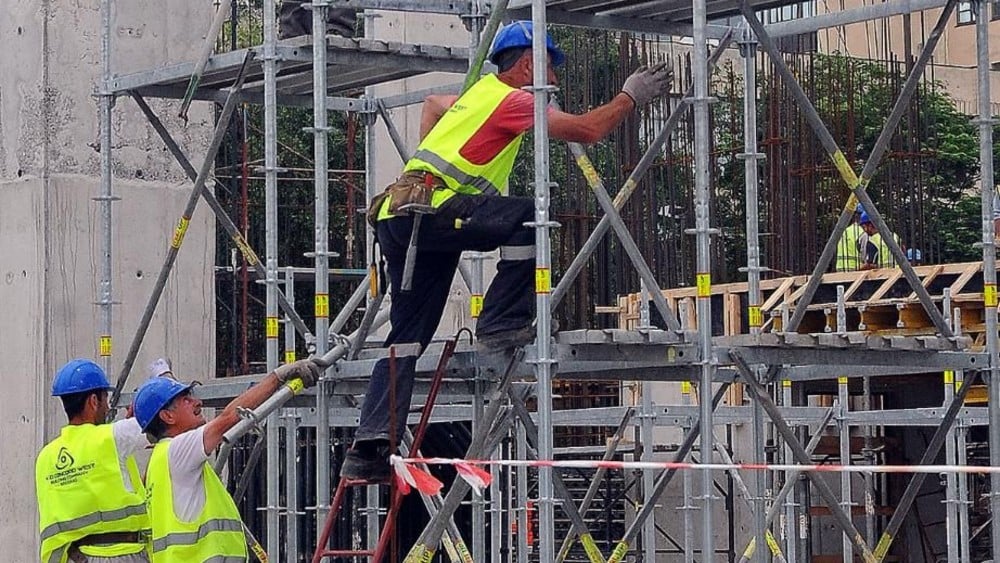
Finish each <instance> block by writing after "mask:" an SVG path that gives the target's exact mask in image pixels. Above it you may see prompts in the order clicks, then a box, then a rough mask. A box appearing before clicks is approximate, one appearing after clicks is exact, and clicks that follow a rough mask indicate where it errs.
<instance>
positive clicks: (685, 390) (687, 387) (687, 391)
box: [681, 381, 691, 395]
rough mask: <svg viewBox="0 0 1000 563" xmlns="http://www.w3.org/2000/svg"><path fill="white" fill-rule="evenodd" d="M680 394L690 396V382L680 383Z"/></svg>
mask: <svg viewBox="0 0 1000 563" xmlns="http://www.w3.org/2000/svg"><path fill="white" fill-rule="evenodd" d="M681 393H683V394H685V395H690V394H691V382H690V381H681Z"/></svg>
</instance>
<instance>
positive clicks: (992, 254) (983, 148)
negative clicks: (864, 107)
mask: <svg viewBox="0 0 1000 563" xmlns="http://www.w3.org/2000/svg"><path fill="white" fill-rule="evenodd" d="M973 5H974V6H976V7H977V8H978V17H977V18H976V60H977V71H978V72H977V74H978V82H979V117H978V119H977V125H978V126H979V170H980V181H981V183H982V186H981V188H982V226H983V301H984V304H985V310H984V313H985V315H986V351H987V353H989V356H990V363H989V376H990V377H989V399H990V400H989V402H988V408H989V423H990V424H989V444H990V465H993V466H997V465H1000V363H998V358H997V352H998V349H1000V341H998V337H997V271H996V245H995V244H994V239H995V233H994V228H993V196H994V193H995V187H994V184H993V119H992V115H991V113H990V61H989V49H990V44H989V27H988V26H989V23H990V14H989V7H990V6H989V3H988V2H985V1H984V0H979V1H978V2H977V3H974V4H973ZM990 513H991V514H992V516H993V520H994V522H996V521H997V519H998V518H1000V474H996V473H993V474H991V475H990ZM990 534H991V539H992V540H993V541H992V548H993V560H994V561H1000V526H990Z"/></svg>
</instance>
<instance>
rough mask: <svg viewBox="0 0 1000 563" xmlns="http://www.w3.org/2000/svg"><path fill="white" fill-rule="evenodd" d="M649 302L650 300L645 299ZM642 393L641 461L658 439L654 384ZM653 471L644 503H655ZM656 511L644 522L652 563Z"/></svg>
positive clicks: (646, 475)
mask: <svg viewBox="0 0 1000 563" xmlns="http://www.w3.org/2000/svg"><path fill="white" fill-rule="evenodd" d="M645 302H646V303H649V301H645ZM646 311H647V313H646V317H647V318H648V317H649V307H648V305H647V307H646ZM640 392H641V393H642V410H641V413H642V414H640V415H639V416H640V419H639V420H640V422H639V437H640V439H641V440H642V458H641V461H653V444H655V443H656V440H655V439H654V437H653V419H655V418H656V414H655V413H654V412H653V385H652V383H651V382H649V381H643V382H642V385H641V387H640ZM655 477H656V476H655V475H654V474H653V472H652V471H643V472H642V504H643V505H646V504H653V503H655V502H656V498H655V497H654V496H653V489H654V488H655V486H656V485H655V483H654V480H655V479H654V478H655ZM656 536H657V532H656V512H652V513H651V514H650V515H649V518H646V520H645V521H643V523H642V553H643V555H642V560H643V561H648V562H650V563H652V562H654V561H656Z"/></svg>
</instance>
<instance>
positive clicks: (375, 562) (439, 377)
mask: <svg viewBox="0 0 1000 563" xmlns="http://www.w3.org/2000/svg"><path fill="white" fill-rule="evenodd" d="M465 330H467V329H463V330H462V331H459V333H458V335H456V336H455V338H453V339H451V340H448V341H447V342H445V344H444V349H443V350H442V352H441V357H440V359H439V360H438V365H437V369H436V370H435V371H434V377H433V378H432V379H431V385H430V389H429V391H428V393H427V401H426V402H425V404H424V408H423V410H422V411H421V413H420V423H419V424H417V429H416V431H415V432H414V433H413V444H411V446H410V455H414V456H415V455H417V452H418V451H419V450H420V444H421V442H423V439H424V435H425V434H426V433H427V426H428V425H429V424H430V418H431V410H432V409H433V408H434V401H435V400H436V399H437V395H438V392H439V391H440V389H441V382H442V381H443V380H444V373H445V369H446V368H447V366H448V361H449V360H451V357H452V355H453V354H454V353H455V347H456V345H457V344H458V338H459V336H461V334H462V332H463V331H465ZM395 372H396V354H395V348H394V347H390V348H389V373H390V374H391V375H390V378H392V379H393V380H394V375H395ZM394 399H395V397H394V396H391V397H390V402H392V403H394V402H395V401H394ZM390 424H393V423H390ZM394 445H395V444H393V446H394ZM368 485H389V486H390V487H391V493H390V495H391V498H392V501H391V503H390V505H389V512H388V513H387V514H386V518H385V524H384V525H383V526H382V533H381V534H380V535H379V540H378V544H377V545H376V546H375V549H335V548H331V547H327V546H329V542H330V535H331V534H332V533H333V527H334V525H335V524H336V522H337V516H338V514H339V513H340V509H341V507H342V506H343V504H344V498H345V497H346V496H347V494H346V493H347V490H348V489H350V488H354V487H361V486H368ZM403 496H404V495H403V493H402V492H401V491H400V489H399V487H397V486H396V484H395V480H393V479H390V481H389V483H372V482H370V481H366V480H355V479H340V482H339V483H337V490H336V492H335V493H334V495H333V501H332V502H331V503H330V511H329V512H328V513H327V515H326V521H325V522H324V523H323V531H322V532H321V533H320V536H319V541H318V542H317V543H316V551H315V552H314V553H313V558H312V563H321V562H322V561H323V559H324V558H327V557H330V558H333V559H350V558H358V557H370V558H371V562H372V563H381V562H382V561H383V559H384V558H385V555H386V553H387V552H388V550H389V543H390V541H391V540H392V537H393V533H394V532H395V529H396V516H397V515H398V514H399V509H400V507H401V506H402V504H403Z"/></svg>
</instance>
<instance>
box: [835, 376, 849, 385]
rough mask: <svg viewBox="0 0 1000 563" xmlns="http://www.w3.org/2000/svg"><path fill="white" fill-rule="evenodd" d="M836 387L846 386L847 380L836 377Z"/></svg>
mask: <svg viewBox="0 0 1000 563" xmlns="http://www.w3.org/2000/svg"><path fill="white" fill-rule="evenodd" d="M837 385H847V378H846V377H838V378H837Z"/></svg>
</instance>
